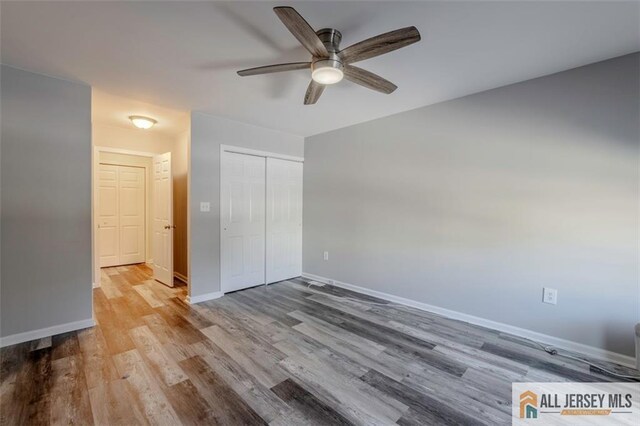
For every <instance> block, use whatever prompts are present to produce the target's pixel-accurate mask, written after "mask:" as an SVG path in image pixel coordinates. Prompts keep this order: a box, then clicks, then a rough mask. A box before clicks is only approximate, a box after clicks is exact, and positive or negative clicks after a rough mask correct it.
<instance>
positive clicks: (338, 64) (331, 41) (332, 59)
mask: <svg viewBox="0 0 640 426" xmlns="http://www.w3.org/2000/svg"><path fill="white" fill-rule="evenodd" d="M316 34H317V35H318V38H319V39H320V41H322V44H324V46H325V47H326V48H327V51H328V52H329V56H328V57H326V58H316V57H314V58H313V61H312V64H311V70H312V71H315V70H317V69H320V68H336V69H339V70H340V71H342V70H343V69H344V65H343V64H342V61H341V60H340V57H339V56H338V52H339V51H340V50H339V47H340V41H342V34H341V33H340V31H338V30H336V29H333V28H323V29H321V30H318V31H317V32H316Z"/></svg>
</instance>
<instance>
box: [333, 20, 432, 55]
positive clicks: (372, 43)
mask: <svg viewBox="0 0 640 426" xmlns="http://www.w3.org/2000/svg"><path fill="white" fill-rule="evenodd" d="M418 41H420V32H419V31H418V29H417V28H416V27H406V28H401V29H399V30H395V31H389V32H388V33H384V34H380V35H377V36H375V37H371V38H368V39H366V40H363V41H361V42H359V43H356V44H352V45H351V46H349V47H347V48H345V49H342V50H341V51H340V57H341V58H342V61H343V62H344V63H345V64H352V63H354V62H358V61H364V60H365V59H369V58H373V57H375V56H379V55H382V54H385V53H389V52H393V51H394V50H396V49H400V48H401V47H405V46H408V45H410V44H413V43H416V42H418Z"/></svg>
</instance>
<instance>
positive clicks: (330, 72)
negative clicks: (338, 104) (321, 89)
mask: <svg viewBox="0 0 640 426" xmlns="http://www.w3.org/2000/svg"><path fill="white" fill-rule="evenodd" d="M342 77H344V74H343V72H342V70H341V69H340V68H331V67H323V68H316V69H315V70H313V72H312V73H311V78H312V79H313V80H314V81H315V82H316V83H320V84H336V83H337V82H339V81H340V80H342Z"/></svg>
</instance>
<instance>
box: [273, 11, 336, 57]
mask: <svg viewBox="0 0 640 426" xmlns="http://www.w3.org/2000/svg"><path fill="white" fill-rule="evenodd" d="M273 11H274V12H275V13H276V15H278V18H280V20H281V21H282V23H283V24H284V25H285V26H286V27H287V28H288V29H289V31H290V32H291V34H293V35H294V36H295V38H297V39H298V41H299V42H300V43H301V44H302V45H303V46H304V47H305V49H307V50H308V51H309V52H311V54H312V55H313V56H315V57H318V58H326V57H328V56H329V52H327V48H326V47H324V44H322V42H321V41H320V39H319V38H318V35H317V34H316V32H315V31H314V30H313V28H311V25H309V23H308V22H307V21H305V20H304V18H303V17H302V16H300V14H299V13H298V12H296V10H295V9H294V8H292V7H288V6H280V7H274V8H273Z"/></svg>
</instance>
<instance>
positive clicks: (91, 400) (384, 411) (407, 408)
mask: <svg viewBox="0 0 640 426" xmlns="http://www.w3.org/2000/svg"><path fill="white" fill-rule="evenodd" d="M186 292H187V289H186V286H184V285H181V284H179V283H178V285H177V286H176V287H174V288H169V287H166V286H164V285H162V284H160V283H158V282H156V281H154V280H153V279H152V277H151V270H150V269H149V268H148V267H146V266H145V265H133V266H124V267H117V268H106V269H104V270H103V271H102V274H101V287H100V288H97V289H95V290H94V308H95V309H94V311H95V317H96V321H97V326H96V327H94V328H90V329H85V330H80V331H77V332H71V333H65V334H61V335H57V336H53V337H50V338H45V339H40V340H37V341H32V342H27V343H23V344H19V345H14V346H11V347H7V348H3V349H2V350H1V351H0V355H1V370H0V372H1V375H2V376H1V381H0V420H1V424H2V425H39V424H80V425H91V424H96V425H137V424H144V425H146V424H153V425H155V424H158V425H165V424H167V425H173V424H189V425H190V424H220V425H236V424H238V425H240V424H242V425H258V424H273V425H349V424H361V425H365V424H366V425H370V424H381V425H382V424H385V425H386V424H401V425H425V424H487V425H494V424H511V401H510V400H511V383H512V382H515V381H519V382H522V381H553V382H562V381H584V382H588V381H618V379H615V378H612V377H608V376H606V375H603V374H601V373H599V371H598V370H595V369H593V368H590V367H588V366H586V365H585V364H582V363H578V362H575V361H571V360H568V359H564V358H559V357H552V356H550V355H548V354H546V353H545V352H543V351H541V350H540V349H539V348H538V347H536V346H535V345H534V344H532V343H531V342H529V341H527V340H524V339H520V338H518V337H515V336H510V335H506V334H503V333H500V332H497V331H494V330H490V329H486V328H482V327H477V326H473V325H470V324H467V323H464V322H461V321H455V320H452V319H448V318H444V317H441V316H438V315H435V314H431V313H427V312H423V311H419V310H416V309H412V308H409V307H406V306H401V305H396V304H392V303H387V302H385V301H382V300H378V299H375V298H372V297H370V296H365V295H361V294H358V293H354V292H351V291H347V290H344V289H341V288H337V287H331V286H326V287H315V286H314V287H308V284H307V283H306V282H305V281H303V280H301V279H293V280H288V281H283V282H280V283H276V284H272V285H269V286H268V287H266V288H265V287H264V286H260V287H255V288H252V289H247V290H244V291H239V292H235V293H231V294H228V295H226V296H225V297H223V298H221V299H218V300H214V301H210V302H205V303H201V304H198V305H192V306H190V305H188V304H186V303H185V302H184V300H185V297H186ZM605 366H606V367H608V368H613V369H617V370H618V371H620V372H623V373H627V374H629V373H631V370H629V369H626V368H624V367H621V366H615V365H611V364H607V365H605Z"/></svg>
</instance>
